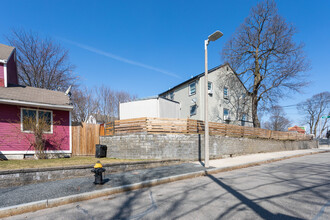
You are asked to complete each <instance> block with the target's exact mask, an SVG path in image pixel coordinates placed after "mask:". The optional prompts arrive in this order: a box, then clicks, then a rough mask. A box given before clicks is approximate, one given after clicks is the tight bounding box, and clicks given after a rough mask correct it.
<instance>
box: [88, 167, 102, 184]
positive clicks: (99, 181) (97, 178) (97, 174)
mask: <svg viewBox="0 0 330 220" xmlns="http://www.w3.org/2000/svg"><path fill="white" fill-rule="evenodd" d="M91 171H92V172H93V173H95V174H94V176H95V181H94V184H103V175H102V173H103V172H105V169H104V168H103V166H102V164H101V162H100V161H97V162H96V164H95V165H94V168H93V169H92V170H91Z"/></svg>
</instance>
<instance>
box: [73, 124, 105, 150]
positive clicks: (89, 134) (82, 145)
mask: <svg viewBox="0 0 330 220" xmlns="http://www.w3.org/2000/svg"><path fill="white" fill-rule="evenodd" d="M99 143H100V125H98V124H87V123H81V124H80V125H76V126H72V155H73V156H92V155H95V145H96V144H99Z"/></svg>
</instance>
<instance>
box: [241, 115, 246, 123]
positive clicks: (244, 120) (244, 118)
mask: <svg viewBox="0 0 330 220" xmlns="http://www.w3.org/2000/svg"><path fill="white" fill-rule="evenodd" d="M245 122H246V114H243V115H242V126H244V125H245Z"/></svg>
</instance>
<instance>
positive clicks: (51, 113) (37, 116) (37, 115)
mask: <svg viewBox="0 0 330 220" xmlns="http://www.w3.org/2000/svg"><path fill="white" fill-rule="evenodd" d="M23 110H33V111H36V120H37V123H38V120H39V111H43V112H50V115H51V116H50V123H51V124H50V131H48V132H47V131H46V132H44V134H53V111H51V110H44V109H36V108H21V132H23V133H33V132H32V131H24V130H23Z"/></svg>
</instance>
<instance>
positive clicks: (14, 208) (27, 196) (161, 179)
mask: <svg viewBox="0 0 330 220" xmlns="http://www.w3.org/2000/svg"><path fill="white" fill-rule="evenodd" d="M322 152H330V148H328V147H323V148H319V149H310V150H296V151H282V152H273V153H260V154H252V155H244V156H238V157H233V158H225V159H218V160H210V167H209V168H208V169H205V168H204V167H203V166H202V164H201V163H200V162H192V163H183V164H180V165H172V166H163V167H157V168H150V169H144V170H134V171H129V172H123V173H115V174H110V173H109V172H111V171H107V172H106V175H105V183H104V184H103V185H94V184H93V181H94V177H84V178H74V179H65V180H59V181H52V182H45V183H38V184H30V185H25V186H20V187H8V188H1V189H0V218H1V217H5V216H8V215H13V214H19V213H24V212H29V211H35V210H38V209H42V208H47V207H54V206H58V205H63V204H67V203H71V202H77V201H82V200H86V199H91V198H96V197H100V196H106V195H109V194H113V193H118V192H124V191H128V190H134V189H139V188H143V187H149V186H153V185H158V184H163V183H167V182H172V181H177V180H181V179H187V178H193V177H197V176H203V175H206V174H207V173H217V172H221V171H226V170H231V169H238V168H241V167H248V166H253V165H258V164H261V163H267V162H273V161H277V160H281V159H286V158H290V157H295V156H303V155H308V154H314V153H322Z"/></svg>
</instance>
